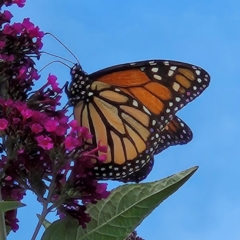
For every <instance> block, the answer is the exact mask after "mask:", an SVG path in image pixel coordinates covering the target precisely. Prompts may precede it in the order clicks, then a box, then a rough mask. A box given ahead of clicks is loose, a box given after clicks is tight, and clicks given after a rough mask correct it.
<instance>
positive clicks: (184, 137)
mask: <svg viewBox="0 0 240 240" xmlns="http://www.w3.org/2000/svg"><path fill="white" fill-rule="evenodd" d="M192 137H193V134H192V131H191V129H190V128H189V127H188V126H187V124H186V123H185V122H183V120H181V119H180V118H178V117H177V116H174V117H173V119H172V120H171V121H170V122H169V123H168V125H167V126H166V127H165V128H164V129H163V130H162V131H161V140H160V142H159V145H158V149H156V151H155V153H154V155H156V154H159V153H160V152H162V151H163V150H165V149H166V148H168V147H170V146H175V145H183V144H187V143H188V142H190V141H191V140H192ZM153 165H154V158H153V157H152V158H151V159H150V160H149V162H147V163H146V164H145V165H144V166H143V167H142V168H141V169H140V170H139V171H136V172H134V173H133V174H131V175H128V176H126V178H123V179H122V181H123V182H140V181H142V180H144V179H145V178H146V177H147V176H148V174H149V173H150V172H151V170H152V168H153Z"/></svg>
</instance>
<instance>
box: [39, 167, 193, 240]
mask: <svg viewBox="0 0 240 240" xmlns="http://www.w3.org/2000/svg"><path fill="white" fill-rule="evenodd" d="M197 169H198V167H193V168H190V169H188V170H185V171H183V172H180V173H178V174H175V175H172V176H170V177H167V178H164V179H162V180H159V181H156V182H151V183H141V184H126V185H123V186H120V187H118V188H116V189H115V190H113V191H112V193H111V194H110V196H109V197H108V198H107V199H105V200H101V201H98V202H97V204H89V205H88V210H87V211H88V213H89V214H90V216H91V218H92V220H91V222H90V223H89V224H87V227H86V228H85V229H83V228H82V227H78V228H77V227H76V224H77V221H76V220H72V219H70V218H68V219H64V220H59V221H56V222H54V223H53V224H52V225H51V226H50V227H48V228H47V230H46V232H45V234H44V235H43V238H42V240H55V239H56V240H57V239H58V240H61V239H64V240H67V239H71V240H74V239H75V240H123V239H125V238H126V237H127V236H128V235H129V233H131V232H132V231H133V230H134V229H135V228H136V227H137V226H138V225H139V224H140V223H141V222H142V221H143V219H144V218H146V217H147V216H148V215H149V214H150V213H151V212H152V211H153V210H154V209H155V208H156V207H157V206H158V205H159V204H160V203H162V202H163V201H164V200H165V199H166V198H168V197H169V196H170V195H171V194H173V193H174V192H175V191H177V190H178V189H179V188H180V187H181V186H182V185H183V184H184V183H185V182H186V181H187V180H188V179H189V178H190V177H191V176H192V175H193V174H194V172H195V171H196V170H197ZM69 233H71V237H70V236H69Z"/></svg>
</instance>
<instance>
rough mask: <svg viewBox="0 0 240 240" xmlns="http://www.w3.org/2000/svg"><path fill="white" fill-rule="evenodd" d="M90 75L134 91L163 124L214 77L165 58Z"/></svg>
mask: <svg viewBox="0 0 240 240" xmlns="http://www.w3.org/2000/svg"><path fill="white" fill-rule="evenodd" d="M90 77H91V78H92V79H96V80H99V81H101V82H105V83H107V84H111V85H114V86H117V87H119V88H120V89H121V90H122V91H124V92H126V93H127V94H130V95H132V96H133V97H134V98H135V99H136V100H138V101H139V102H141V103H142V104H143V105H144V106H145V107H146V109H147V110H149V111H150V112H151V113H152V114H153V115H155V117H157V119H158V121H159V123H160V128H164V127H165V126H166V124H167V123H168V122H169V120H170V119H171V118H172V117H173V116H174V115H175V114H176V112H177V111H178V110H180V109H181V108H182V107H184V106H185V105H186V104H187V103H189V102H191V101H192V100H194V99H195V98H196V97H197V96H198V95H200V94H201V93H202V92H203V91H204V89H205V88H206V87H207V86H208V85H209V81H210V77H209V75H208V73H207V72H206V71H205V70H203V69H202V68H200V67H197V66H194V65H190V64H187V63H181V62H175V61H162V60H151V61H143V62H136V63H128V64H122V65H117V66H114V67H110V68H106V69H103V70H100V71H98V72H95V73H93V74H91V75H90Z"/></svg>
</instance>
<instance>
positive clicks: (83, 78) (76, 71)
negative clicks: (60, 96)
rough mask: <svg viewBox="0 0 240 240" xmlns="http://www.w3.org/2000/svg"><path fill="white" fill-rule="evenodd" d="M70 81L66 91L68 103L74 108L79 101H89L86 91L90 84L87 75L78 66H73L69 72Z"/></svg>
mask: <svg viewBox="0 0 240 240" xmlns="http://www.w3.org/2000/svg"><path fill="white" fill-rule="evenodd" d="M70 74H71V76H72V81H71V84H70V86H69V88H68V89H67V95H68V98H69V102H70V104H71V105H72V106H76V105H77V104H78V103H79V102H80V101H85V102H88V101H89V97H90V96H88V89H89V88H90V85H91V83H92V81H91V79H89V75H88V74H87V73H86V72H84V71H83V70H82V68H81V66H80V65H79V64H75V65H74V67H73V68H71V72H70Z"/></svg>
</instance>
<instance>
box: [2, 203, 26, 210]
mask: <svg viewBox="0 0 240 240" xmlns="http://www.w3.org/2000/svg"><path fill="white" fill-rule="evenodd" d="M24 206H26V205H25V204H23V203H20V202H17V201H2V202H0V212H7V211H9V210H13V209H16V208H20V207H24Z"/></svg>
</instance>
